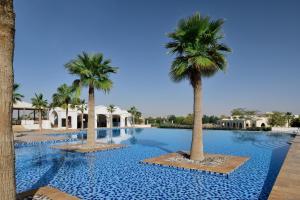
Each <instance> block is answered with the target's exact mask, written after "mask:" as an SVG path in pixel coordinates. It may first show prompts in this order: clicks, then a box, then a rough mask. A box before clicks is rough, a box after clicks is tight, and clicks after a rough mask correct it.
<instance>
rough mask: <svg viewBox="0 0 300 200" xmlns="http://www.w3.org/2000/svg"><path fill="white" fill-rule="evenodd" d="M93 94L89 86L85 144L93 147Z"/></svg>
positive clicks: (91, 87) (92, 88) (92, 89)
mask: <svg viewBox="0 0 300 200" xmlns="http://www.w3.org/2000/svg"><path fill="white" fill-rule="evenodd" d="M95 140H96V139H95V94H94V87H93V86H91V85H90V86H89V102H88V131H87V144H88V145H91V146H93V145H95V143H96V141H95Z"/></svg>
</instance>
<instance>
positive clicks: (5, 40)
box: [0, 0, 16, 200]
mask: <svg viewBox="0 0 300 200" xmlns="http://www.w3.org/2000/svg"><path fill="white" fill-rule="evenodd" d="M14 36H15V14H14V11H13V1H12V0H1V1H0V41H1V45H0V105H1V106H0V196H1V197H0V198H1V199H5V200H6V199H7V200H15V199H16V183H15V156H14V135H13V131H12V92H13V82H14V81H13V56H14Z"/></svg>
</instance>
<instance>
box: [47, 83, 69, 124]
mask: <svg viewBox="0 0 300 200" xmlns="http://www.w3.org/2000/svg"><path fill="white" fill-rule="evenodd" d="M73 95H74V88H73V87H70V86H68V85H67V84H65V83H64V84H62V85H61V86H59V87H58V88H57V92H56V93H54V94H53V96H52V101H53V104H54V105H56V106H59V107H62V108H63V109H65V110H66V129H68V127H69V119H68V117H69V105H70V104H71V100H72V98H73Z"/></svg>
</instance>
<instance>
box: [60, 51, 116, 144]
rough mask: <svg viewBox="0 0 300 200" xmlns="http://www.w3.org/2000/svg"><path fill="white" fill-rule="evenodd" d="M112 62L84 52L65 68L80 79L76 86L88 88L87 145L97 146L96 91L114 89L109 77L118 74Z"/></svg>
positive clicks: (75, 82) (76, 81) (97, 54)
mask: <svg viewBox="0 0 300 200" xmlns="http://www.w3.org/2000/svg"><path fill="white" fill-rule="evenodd" d="M110 63H111V61H110V60H106V59H104V58H103V55H102V54H101V53H96V54H90V55H89V54H87V53H85V52H83V53H82V54H81V55H78V56H77V58H76V59H73V60H71V61H70V62H68V63H67V64H66V65H65V67H66V69H67V70H68V71H69V72H70V73H71V74H74V75H77V76H78V77H79V79H77V80H75V81H74V84H75V85H76V84H77V85H79V86H80V87H81V86H84V87H88V88H89V91H88V96H89V97H88V98H89V99H88V135H87V144H88V145H92V146H93V145H95V142H96V141H95V89H98V90H102V91H104V92H105V93H107V92H109V91H110V89H111V88H112V84H113V82H112V81H111V80H110V78H109V75H110V74H112V73H116V72H117V68H116V67H112V66H111V64H110Z"/></svg>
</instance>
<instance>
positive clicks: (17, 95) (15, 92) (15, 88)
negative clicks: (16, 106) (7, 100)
mask: <svg viewBox="0 0 300 200" xmlns="http://www.w3.org/2000/svg"><path fill="white" fill-rule="evenodd" d="M19 87H20V85H19V84H17V83H14V85H13V103H17V101H22V98H24V95H22V94H20V93H18V89H19Z"/></svg>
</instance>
